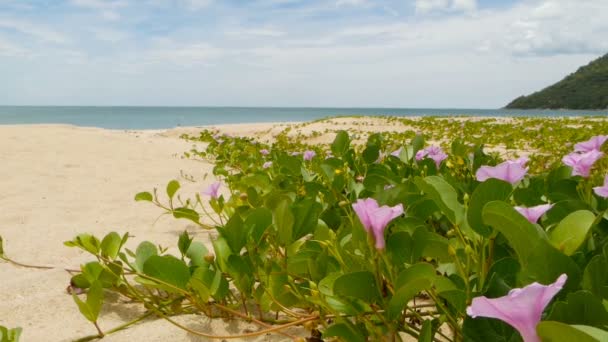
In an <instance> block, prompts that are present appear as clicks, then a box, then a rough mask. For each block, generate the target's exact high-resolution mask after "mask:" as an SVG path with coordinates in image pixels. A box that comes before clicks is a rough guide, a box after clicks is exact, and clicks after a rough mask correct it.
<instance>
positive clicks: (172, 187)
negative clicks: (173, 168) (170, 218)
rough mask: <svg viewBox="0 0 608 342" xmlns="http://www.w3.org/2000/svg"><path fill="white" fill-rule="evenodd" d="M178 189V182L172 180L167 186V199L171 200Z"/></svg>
mask: <svg viewBox="0 0 608 342" xmlns="http://www.w3.org/2000/svg"><path fill="white" fill-rule="evenodd" d="M179 188H180V185H179V182H178V181H176V180H172V181H170V182H169V183H168V184H167V196H169V199H173V196H175V193H176V192H177V190H179Z"/></svg>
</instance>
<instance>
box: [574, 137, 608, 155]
mask: <svg viewBox="0 0 608 342" xmlns="http://www.w3.org/2000/svg"><path fill="white" fill-rule="evenodd" d="M606 140H608V135H596V136H595V137H592V138H591V139H589V140H587V141H583V142H580V143H578V144H576V145H574V151H576V152H590V151H593V150H596V151H599V150H600V149H601V148H602V145H603V144H604V143H605V142H606Z"/></svg>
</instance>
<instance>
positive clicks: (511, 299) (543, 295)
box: [467, 274, 568, 342]
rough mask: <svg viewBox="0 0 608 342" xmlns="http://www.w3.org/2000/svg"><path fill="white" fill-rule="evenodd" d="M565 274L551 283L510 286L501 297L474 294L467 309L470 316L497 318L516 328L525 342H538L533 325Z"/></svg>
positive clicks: (564, 278) (556, 291) (563, 281)
mask: <svg viewBox="0 0 608 342" xmlns="http://www.w3.org/2000/svg"><path fill="white" fill-rule="evenodd" d="M567 279H568V276H567V275H566V274H562V275H560V276H559V278H557V280H556V281H555V282H554V283H553V284H549V285H541V284H539V283H536V282H535V283H532V284H530V285H528V286H526V287H524V288H521V289H513V290H511V291H509V294H507V295H506V296H504V297H500V298H492V299H490V298H487V297H483V296H482V297H476V298H473V302H472V303H471V305H470V306H469V307H468V308H467V314H468V315H469V316H471V317H473V318H475V317H488V318H496V319H500V320H502V321H504V322H506V323H507V324H509V325H511V326H512V327H513V328H515V329H516V330H517V331H518V332H519V333H520V334H521V336H522V338H523V340H524V342H540V338H539V337H538V335H537V334H536V325H537V324H538V322H540V318H541V315H542V313H543V311H544V310H545V307H547V305H548V304H549V302H551V299H553V297H554V296H555V295H556V294H557V293H558V292H559V291H560V290H561V289H562V287H563V286H564V284H565V283H566V280H567Z"/></svg>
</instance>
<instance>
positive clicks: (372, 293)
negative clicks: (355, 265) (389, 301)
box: [333, 271, 380, 303]
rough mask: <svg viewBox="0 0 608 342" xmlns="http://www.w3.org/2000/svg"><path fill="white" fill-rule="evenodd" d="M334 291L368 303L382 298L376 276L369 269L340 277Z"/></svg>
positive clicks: (335, 283) (336, 281)
mask: <svg viewBox="0 0 608 342" xmlns="http://www.w3.org/2000/svg"><path fill="white" fill-rule="evenodd" d="M333 293H334V294H336V295H339V296H345V297H354V298H357V299H361V300H363V301H364V302H366V303H371V302H375V301H377V300H378V299H379V298H380V290H379V289H378V286H377V284H376V278H375V277H374V275H373V274H372V273H371V272H368V271H359V272H353V273H347V274H344V275H342V276H340V277H338V279H336V280H335V282H334V289H333Z"/></svg>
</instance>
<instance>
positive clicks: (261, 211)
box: [244, 208, 272, 245]
mask: <svg viewBox="0 0 608 342" xmlns="http://www.w3.org/2000/svg"><path fill="white" fill-rule="evenodd" d="M244 224H245V227H247V231H248V232H249V235H250V236H251V239H252V240H253V243H255V244H256V245H257V244H259V243H260V240H261V239H262V237H263V236H264V233H265V232H266V229H268V227H270V225H271V224H272V212H271V211H270V210H268V209H267V208H256V209H254V210H253V211H251V212H250V213H249V214H248V215H247V218H246V219H245V223H244Z"/></svg>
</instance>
